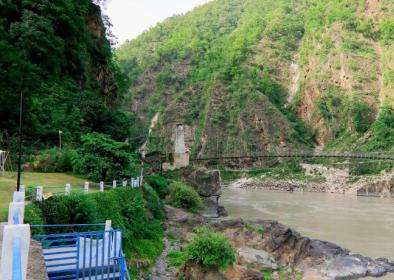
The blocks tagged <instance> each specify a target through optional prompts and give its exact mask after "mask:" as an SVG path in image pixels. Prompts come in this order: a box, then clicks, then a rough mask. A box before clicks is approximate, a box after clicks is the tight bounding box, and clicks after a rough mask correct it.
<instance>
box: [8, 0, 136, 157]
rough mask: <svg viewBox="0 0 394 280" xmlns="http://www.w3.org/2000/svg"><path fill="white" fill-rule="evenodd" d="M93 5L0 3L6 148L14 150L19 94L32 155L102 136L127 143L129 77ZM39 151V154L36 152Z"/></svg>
mask: <svg viewBox="0 0 394 280" xmlns="http://www.w3.org/2000/svg"><path fill="white" fill-rule="evenodd" d="M105 35H106V26H105V25H104V24H103V21H102V18H101V11H100V7H99V6H97V5H95V4H94V3H93V2H92V0H59V1H47V0H26V1H9V0H6V1H0V76H1V79H0V147H1V148H3V149H5V148H7V149H11V150H12V149H13V144H12V143H13V139H14V136H15V135H16V134H17V131H18V121H19V95H20V92H23V95H24V119H23V122H24V137H25V140H26V145H24V147H28V148H29V149H30V150H34V149H36V148H41V147H44V146H52V145H54V144H57V142H58V130H62V131H63V140H64V143H65V144H70V143H78V141H79V138H80V136H81V135H83V134H86V133H89V132H93V131H95V132H101V133H106V134H109V135H111V136H112V137H114V138H116V139H119V140H124V139H126V138H127V136H128V126H129V122H128V119H127V117H126V116H125V115H124V113H123V112H121V111H120V110H119V103H120V100H121V96H122V90H121V89H122V78H121V77H120V76H119V71H118V70H117V67H116V65H115V63H114V62H113V59H112V53H111V46H110V43H109V41H108V39H107V38H106V36H105ZM33 147H34V148H33Z"/></svg>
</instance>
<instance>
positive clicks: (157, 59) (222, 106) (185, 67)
mask: <svg viewBox="0 0 394 280" xmlns="http://www.w3.org/2000/svg"><path fill="white" fill-rule="evenodd" d="M393 15H394V12H393V3H392V2H391V1H373V0H370V1H361V0H360V1H358V0H347V1H337V0H329V1H322V0H307V1H285V0H279V1H268V0H248V1H241V0H216V1H212V2H209V3H208V4H205V5H203V6H200V7H198V8H196V9H194V10H193V11H191V12H189V13H187V14H185V15H180V16H174V17H172V18H169V19H167V20H166V21H164V22H162V23H160V24H158V25H157V26H156V27H154V28H152V29H150V30H148V31H147V32H145V33H144V34H142V35H141V36H139V37H138V38H137V39H135V40H132V41H129V42H126V43H125V44H124V45H122V46H121V47H120V48H119V49H118V50H117V56H118V58H119V61H120V66H121V68H122V70H123V71H124V72H125V73H126V74H127V75H128V76H129V77H130V78H131V80H132V85H131V87H130V89H129V97H128V101H127V102H126V104H125V107H126V108H127V109H128V110H130V111H133V112H136V113H137V114H138V116H139V118H140V120H141V121H142V123H143V124H144V127H145V128H146V130H147V129H148V128H149V127H150V124H151V120H152V119H153V117H154V116H155V115H156V114H158V118H157V122H155V126H154V127H153V128H152V129H151V134H150V139H149V141H148V147H149V148H150V149H151V150H168V149H169V148H170V147H171V145H172V142H173V134H174V127H175V125H176V124H177V123H183V124H185V125H186V127H185V128H186V130H185V131H186V134H187V135H186V140H187V143H188V147H189V148H190V149H191V151H192V153H194V154H198V153H205V154H206V153H216V152H218V151H219V152H240V153H242V152H244V151H248V150H251V149H252V150H253V149H260V150H273V149H294V148H306V147H312V146H314V145H320V146H323V145H326V147H327V148H335V149H349V148H352V149H364V150H378V149H385V150H387V149H392V148H393V146H394V145H393V140H391V139H392V138H393V136H394V128H393V123H392V122H391V120H392V119H393V110H392V106H393V102H394V101H393V100H394V92H393V73H394V70H393V64H392V61H393V55H394V54H393V52H394V50H393V31H394V22H393ZM156 116H157V115H156ZM350 143H352V144H354V143H356V144H355V145H354V147H351V146H349V144H350Z"/></svg>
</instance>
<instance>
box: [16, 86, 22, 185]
mask: <svg viewBox="0 0 394 280" xmlns="http://www.w3.org/2000/svg"><path fill="white" fill-rule="evenodd" d="M22 113H23V91H22V90H21V91H20V95H19V149H18V177H17V181H16V191H18V192H19V190H20V187H21V169H22Z"/></svg>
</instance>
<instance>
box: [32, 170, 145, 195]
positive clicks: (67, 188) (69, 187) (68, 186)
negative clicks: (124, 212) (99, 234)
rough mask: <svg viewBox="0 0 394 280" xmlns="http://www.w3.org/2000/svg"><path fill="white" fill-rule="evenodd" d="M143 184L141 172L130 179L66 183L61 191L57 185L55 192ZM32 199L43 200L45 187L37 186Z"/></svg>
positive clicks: (134, 186) (89, 190)
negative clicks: (75, 183) (79, 183)
mask: <svg viewBox="0 0 394 280" xmlns="http://www.w3.org/2000/svg"><path fill="white" fill-rule="evenodd" d="M142 184H143V176H142V172H141V176H138V177H136V178H130V179H122V180H113V181H112V182H103V181H101V182H100V183H92V182H85V183H84V185H83V186H82V187H81V186H72V185H71V184H70V183H67V184H65V186H64V191H60V192H59V188H58V187H56V192H55V193H53V194H63V195H70V194H71V192H72V191H77V190H80V191H83V193H86V194H87V193H89V192H91V191H92V189H93V188H95V189H96V190H98V191H100V192H104V191H105V190H108V189H115V188H119V187H132V188H139V187H140V186H142ZM51 188H52V187H46V189H51ZM29 199H31V200H35V201H43V200H44V187H42V186H37V187H35V190H34V193H33V196H32V197H29Z"/></svg>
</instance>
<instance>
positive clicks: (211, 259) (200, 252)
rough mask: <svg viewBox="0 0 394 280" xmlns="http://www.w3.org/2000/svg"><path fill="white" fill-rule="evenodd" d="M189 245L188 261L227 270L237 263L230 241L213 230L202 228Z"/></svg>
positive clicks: (198, 229) (197, 230) (197, 231)
mask: <svg viewBox="0 0 394 280" xmlns="http://www.w3.org/2000/svg"><path fill="white" fill-rule="evenodd" d="M195 232H196V236H195V237H194V238H193V239H192V241H191V242H190V243H189V244H188V245H187V248H186V250H187V255H188V259H189V260H192V261H194V262H196V263H198V264H200V265H202V266H203V267H207V268H215V269H218V270H225V269H226V268H228V267H229V266H231V265H232V264H233V263H234V262H235V260H236V259H235V251H234V248H233V246H232V245H231V243H230V241H229V239H228V238H227V237H226V236H224V235H222V234H220V233H216V232H214V231H213V230H212V229H211V228H208V227H200V228H197V229H196V230H195Z"/></svg>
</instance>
